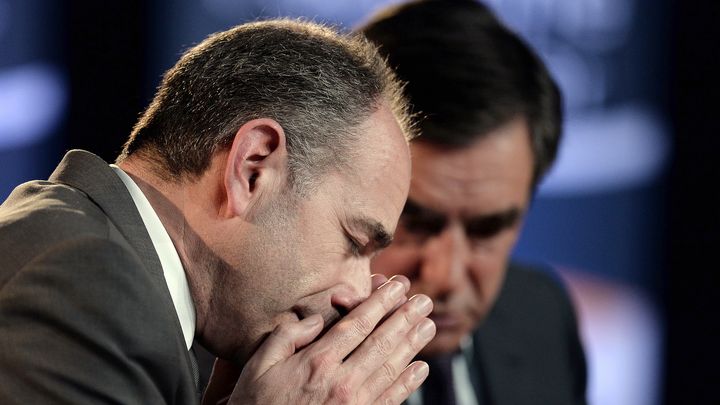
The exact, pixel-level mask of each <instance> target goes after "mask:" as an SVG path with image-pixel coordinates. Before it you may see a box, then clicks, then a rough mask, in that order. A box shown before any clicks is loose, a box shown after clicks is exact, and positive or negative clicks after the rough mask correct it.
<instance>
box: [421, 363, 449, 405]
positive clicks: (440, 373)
mask: <svg viewBox="0 0 720 405" xmlns="http://www.w3.org/2000/svg"><path fill="white" fill-rule="evenodd" d="M453 355H454V354H447V355H443V356H438V357H432V358H429V359H425V361H426V362H427V363H428V365H429V366H430V374H429V375H428V377H427V379H425V382H424V383H423V385H422V399H423V405H455V388H454V385H453V375H452V359H453Z"/></svg>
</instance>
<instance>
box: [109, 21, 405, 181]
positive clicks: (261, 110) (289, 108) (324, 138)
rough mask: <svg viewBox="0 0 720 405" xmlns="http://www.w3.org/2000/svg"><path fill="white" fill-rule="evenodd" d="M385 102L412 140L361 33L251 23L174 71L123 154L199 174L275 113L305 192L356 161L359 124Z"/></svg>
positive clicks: (383, 69) (217, 37)
mask: <svg viewBox="0 0 720 405" xmlns="http://www.w3.org/2000/svg"><path fill="white" fill-rule="evenodd" d="M383 103H384V104H386V105H388V107H389V108H391V109H392V110H393V112H394V113H395V116H396V118H397V119H398V123H399V125H400V126H401V128H402V129H403V130H404V131H405V133H406V135H407V136H408V137H410V136H411V134H410V125H409V122H408V115H407V108H406V105H405V103H404V100H403V98H402V91H401V89H400V86H399V85H398V83H397V81H396V80H395V76H394V73H392V71H391V70H390V69H389V68H388V67H387V66H386V64H385V63H384V61H383V58H381V57H380V56H379V55H378V54H377V50H376V49H375V47H374V46H372V45H371V44H369V43H368V42H367V41H366V40H365V39H364V38H362V37H361V36H354V37H350V36H340V35H338V34H337V32H336V31H334V30H332V29H330V28H327V27H324V26H320V25H317V24H314V23H308V22H299V21H291V20H274V21H263V22H255V23H249V24H244V25H240V26H237V27H235V28H232V29H230V30H228V31H224V32H220V33H216V34H213V35H211V36H209V37H208V38H207V39H205V40H204V41H203V42H201V43H200V44H198V45H197V46H195V47H193V48H191V49H189V50H188V51H187V52H186V53H185V54H184V55H183V56H182V57H181V58H180V60H179V61H178V62H177V64H176V65H175V66H174V67H173V68H172V69H170V70H168V71H167V72H166V74H165V76H164V78H163V81H162V83H161V84H160V86H159V88H158V91H157V93H156V95H155V98H154V99H153V101H152V103H151V104H150V105H149V106H148V108H147V110H146V111H145V112H144V114H143V115H142V117H141V118H140V120H139V121H138V123H137V124H136V125H135V128H134V129H133V131H132V134H131V135H130V138H129V140H128V141H127V143H126V144H125V147H124V149H123V152H122V154H121V155H120V157H119V160H120V161H121V160H123V159H125V158H126V157H127V156H130V155H133V154H138V153H139V154H142V155H143V157H144V158H146V159H149V160H151V161H152V162H153V163H154V168H155V169H157V170H156V171H157V174H159V175H161V176H162V177H163V178H165V179H167V180H178V179H180V178H182V177H184V176H197V175H200V174H201V173H203V172H204V171H205V170H206V169H207V168H208V166H209V164H210V159H211V157H212V155H213V153H215V152H217V151H218V150H222V149H223V148H226V147H229V146H230V145H231V143H232V141H233V138H234V135H235V133H236V132H237V130H238V129H239V128H240V127H241V126H242V125H243V124H244V123H245V122H247V121H249V120H252V119H255V118H261V117H266V118H272V119H274V120H276V121H277V122H278V123H280V125H281V126H282V127H283V129H284V131H285V136H286V139H287V148H288V154H289V173H290V184H291V186H293V188H294V189H295V190H296V191H301V190H304V189H305V188H307V186H309V185H312V184H314V182H313V180H314V179H316V178H318V177H319V175H320V174H322V172H324V171H326V170H328V169H329V168H331V167H337V166H339V165H342V164H348V162H349V160H350V159H349V157H350V154H351V153H352V151H350V150H349V149H350V147H351V145H353V144H354V142H355V141H357V140H358V136H359V133H358V132H359V131H357V127H358V125H359V124H361V123H363V121H365V120H366V119H367V118H368V117H369V115H370V114H371V113H373V112H374V111H376V110H377V108H378V107H380V105H381V104H383Z"/></svg>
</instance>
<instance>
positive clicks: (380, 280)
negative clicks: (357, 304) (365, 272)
mask: <svg viewBox="0 0 720 405" xmlns="http://www.w3.org/2000/svg"><path fill="white" fill-rule="evenodd" d="M387 280H388V279H387V277H385V276H384V275H382V274H373V275H371V276H370V283H371V284H370V285H371V287H372V289H373V290H376V289H378V287H380V286H381V285H383V284H384V283H385V282H386V281H387Z"/></svg>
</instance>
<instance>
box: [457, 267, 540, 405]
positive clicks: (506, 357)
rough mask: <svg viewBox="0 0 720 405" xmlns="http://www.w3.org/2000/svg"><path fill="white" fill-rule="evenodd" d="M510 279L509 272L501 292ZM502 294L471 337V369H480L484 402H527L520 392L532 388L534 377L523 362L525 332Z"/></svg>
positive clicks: (526, 348)
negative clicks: (517, 322) (472, 363)
mask: <svg viewBox="0 0 720 405" xmlns="http://www.w3.org/2000/svg"><path fill="white" fill-rule="evenodd" d="M513 276H514V275H513V271H512V269H509V270H508V272H507V278H506V280H505V284H504V288H503V290H504V289H505V287H506V286H507V285H508V283H511V282H512V281H513V280H510V278H512V277H513ZM503 295H504V294H503V291H501V293H500V296H499V297H498V301H497V302H496V305H495V306H494V308H493V310H492V312H491V313H490V315H489V316H488V318H487V319H486V321H485V322H484V323H483V325H482V326H481V327H480V328H479V329H478V330H477V331H476V332H475V334H474V335H473V356H474V359H473V362H474V363H475V364H474V365H473V367H471V369H472V368H477V370H479V371H478V373H479V374H480V375H479V376H478V377H477V378H478V380H479V382H480V384H481V387H480V392H482V393H483V396H484V398H485V403H487V404H514V403H527V402H526V400H525V399H523V398H522V393H524V392H527V391H526V390H525V389H524V388H525V387H528V386H530V387H531V386H532V379H533V376H532V375H531V374H530V370H528V364H527V361H526V359H528V358H530V357H529V356H528V355H527V353H526V352H527V351H528V350H530V345H529V344H528V342H527V341H526V340H525V339H527V337H526V336H525V333H524V332H523V331H522V329H520V328H519V327H517V326H516V323H515V322H516V320H517V316H518V314H517V313H516V312H515V310H514V309H513V308H509V307H508V305H506V303H505V299H504V297H503ZM521 387H522V388H523V389H519V388H521ZM531 402H532V401H531Z"/></svg>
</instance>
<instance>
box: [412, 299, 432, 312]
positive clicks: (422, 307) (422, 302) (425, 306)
mask: <svg viewBox="0 0 720 405" xmlns="http://www.w3.org/2000/svg"><path fill="white" fill-rule="evenodd" d="M411 300H412V301H413V305H415V310H416V311H417V312H418V313H419V314H422V315H427V314H429V313H430V311H432V300H430V298H429V297H428V296H427V295H415V296H413V297H412V298H411Z"/></svg>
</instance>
